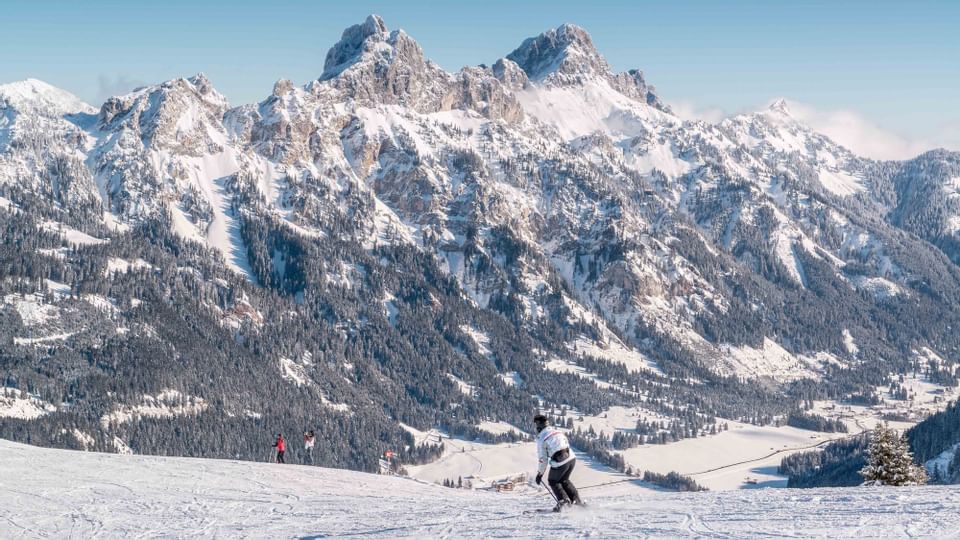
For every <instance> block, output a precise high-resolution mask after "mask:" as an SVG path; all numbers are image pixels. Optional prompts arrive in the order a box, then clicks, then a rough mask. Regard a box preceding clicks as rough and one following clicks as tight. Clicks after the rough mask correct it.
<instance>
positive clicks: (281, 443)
mask: <svg viewBox="0 0 960 540" xmlns="http://www.w3.org/2000/svg"><path fill="white" fill-rule="evenodd" d="M273 446H274V448H276V449H277V463H286V462H285V461H283V453H284V452H286V451H287V441H285V440H284V439H283V433H277V442H275V443H273Z"/></svg>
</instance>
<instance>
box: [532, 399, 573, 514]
mask: <svg viewBox="0 0 960 540" xmlns="http://www.w3.org/2000/svg"><path fill="white" fill-rule="evenodd" d="M533 423H534V425H535V426H536V428H537V457H538V458H539V463H538V469H537V485H539V484H540V483H541V482H542V481H543V473H545V472H546V471H547V467H549V468H550V474H549V475H548V476H547V482H548V483H549V484H550V489H551V490H553V493H554V495H555V496H556V498H557V506H555V507H554V508H553V511H554V512H559V511H561V510H562V509H563V507H564V506H567V505H569V504H576V505H582V504H583V501H581V500H580V494H579V493H578V492H577V488H576V487H575V486H574V485H573V482H571V481H570V474H571V473H572V472H573V468H574V466H576V464H577V458H576V456H574V455H573V450H572V449H571V448H570V442H569V441H568V440H567V436H566V435H564V434H563V432H562V431H560V430H558V429H557V428H555V427H550V426H548V425H547V417H546V416H544V415H542V414H538V415H536V416H535V417H533Z"/></svg>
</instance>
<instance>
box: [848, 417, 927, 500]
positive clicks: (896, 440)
mask: <svg viewBox="0 0 960 540" xmlns="http://www.w3.org/2000/svg"><path fill="white" fill-rule="evenodd" d="M867 451H868V458H867V465H866V466H865V467H864V468H863V469H861V470H860V475H861V476H863V479H864V484H865V485H875V486H916V485H922V484H926V483H927V471H926V470H925V469H924V468H923V467H922V466H920V465H917V464H916V463H914V462H913V453H912V452H911V451H910V446H909V444H908V443H907V439H906V437H905V436H902V435H898V434H897V432H896V430H894V429H892V428H890V427H889V426H886V425H881V424H877V427H876V429H874V431H873V435H872V436H871V439H870V447H869V448H868V450H867Z"/></svg>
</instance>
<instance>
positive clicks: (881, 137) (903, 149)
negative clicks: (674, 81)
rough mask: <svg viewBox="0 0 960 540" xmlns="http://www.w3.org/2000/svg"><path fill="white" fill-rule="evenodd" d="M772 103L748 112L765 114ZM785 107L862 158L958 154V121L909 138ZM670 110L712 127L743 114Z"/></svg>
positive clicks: (850, 118) (855, 116)
mask: <svg viewBox="0 0 960 540" xmlns="http://www.w3.org/2000/svg"><path fill="white" fill-rule="evenodd" d="M773 101H774V100H770V101H769V102H768V103H767V104H766V105H765V106H763V107H755V108H752V109H751V111H757V110H765V109H766V108H767V107H769V105H770V104H771V103H773ZM787 106H788V107H789V109H790V114H791V115H792V116H793V117H794V118H796V119H797V120H799V121H800V122H802V123H804V124H806V125H808V126H810V128H811V129H813V130H814V131H818V132H820V133H823V134H824V135H826V136H828V137H830V138H831V139H833V140H834V141H836V142H837V143H838V144H841V145H843V146H846V147H847V148H849V149H850V150H852V151H853V152H854V153H856V154H858V155H861V156H863V157H868V158H873V159H909V158H913V157H916V156H918V155H920V154H922V153H923V152H926V151H928V150H933V149H934V148H946V149H948V150H954V151H960V120H957V121H954V122H951V123H947V124H944V125H941V126H940V127H938V128H936V129H934V130H933V131H932V132H931V133H929V134H928V135H927V136H924V137H919V138H911V137H906V136H903V135H900V134H898V133H895V132H893V131H889V130H886V129H883V128H881V127H880V126H878V125H877V124H875V123H873V122H871V121H870V120H869V119H867V118H866V117H864V116H862V115H861V114H859V113H857V112H854V111H850V110H844V109H837V110H820V109H817V108H815V107H813V106H812V105H808V104H806V103H800V102H798V101H793V100H787ZM670 107H672V108H673V111H674V113H675V114H676V115H677V116H678V117H680V118H681V119H683V120H704V121H706V122H711V123H716V122H719V121H720V120H723V119H724V118H728V117H730V116H734V115H736V114H740V113H742V112H746V111H737V112H730V111H728V110H726V109H723V108H722V107H716V106H703V105H699V104H696V103H692V102H689V101H673V102H670Z"/></svg>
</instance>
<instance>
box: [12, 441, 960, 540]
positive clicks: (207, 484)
mask: <svg viewBox="0 0 960 540" xmlns="http://www.w3.org/2000/svg"><path fill="white" fill-rule="evenodd" d="M585 496H586V497H587V500H588V502H589V504H590V506H589V507H588V508H586V509H582V510H580V509H577V510H573V511H570V512H567V513H564V514H561V515H555V514H552V513H533V514H529V513H528V514H524V512H525V511H527V510H532V509H538V508H544V507H546V506H549V504H550V502H551V501H550V499H549V498H547V497H546V495H544V493H543V492H542V491H541V492H539V496H537V495H535V494H525V495H523V494H497V493H493V492H486V491H477V492H472V491H468V490H455V489H448V488H443V487H440V486H435V485H431V484H426V483H422V482H417V481H414V480H409V479H405V478H395V477H386V476H377V475H370V474H364V473H357V472H352V471H344V470H336V469H322V468H314V467H302V466H297V465H273V464H266V463H253V462H241V461H227V460H206V459H190V458H167V457H148V456H132V455H131V456H122V455H114V454H96V453H86V452H75V451H67V450H53V449H45V448H36V447H31V446H26V445H22V444H16V443H12V442H8V441H2V440H0V538H43V537H54V538H68V537H69V538H118V537H129V536H132V537H180V538H182V537H220V538H267V537H269V538H304V539H316V538H494V537H500V538H584V537H590V538H663V537H669V538H687V537H689V538H810V537H820V538H827V537H829V538H888V537H928V538H960V490H957V489H956V488H955V487H949V486H937V487H923V488H846V489H843V488H840V489H816V490H790V489H776V490H773V489H765V490H755V491H728V492H707V493H668V492H653V493H650V494H648V495H647V494H644V495H636V496H632V497H630V498H626V497H596V498H590V497H589V495H588V494H585Z"/></svg>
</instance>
